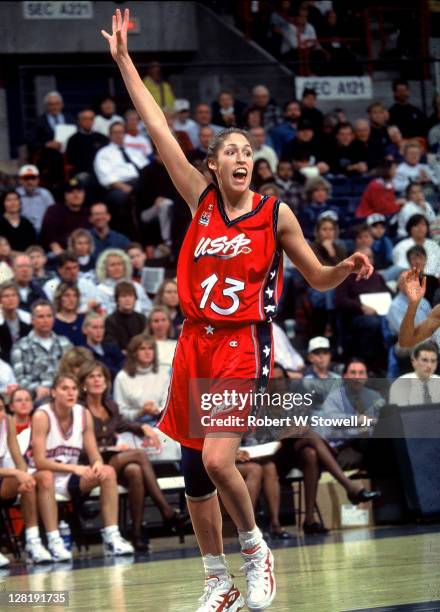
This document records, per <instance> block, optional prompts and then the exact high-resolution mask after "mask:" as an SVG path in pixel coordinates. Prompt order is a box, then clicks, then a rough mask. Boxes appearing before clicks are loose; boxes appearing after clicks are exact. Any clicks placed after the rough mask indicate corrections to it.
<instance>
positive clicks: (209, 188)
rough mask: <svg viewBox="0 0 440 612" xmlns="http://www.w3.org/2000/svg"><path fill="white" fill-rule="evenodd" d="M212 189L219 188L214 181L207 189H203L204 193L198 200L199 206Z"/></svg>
mask: <svg viewBox="0 0 440 612" xmlns="http://www.w3.org/2000/svg"><path fill="white" fill-rule="evenodd" d="M212 189H217V187H216V186H215V185H214V183H209V184H208V185H207V186H206V187H205V189H204V190H203V191H202V194H201V196H200V198H199V201H198V202H197V208H198V207H199V206H200V204H201V203H202V200H203V198H204V197H206V196H207V195H208V193H209V192H210V191H211V190H212Z"/></svg>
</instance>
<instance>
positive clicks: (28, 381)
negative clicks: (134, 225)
mask: <svg viewBox="0 0 440 612" xmlns="http://www.w3.org/2000/svg"><path fill="white" fill-rule="evenodd" d="M31 322H32V330H31V331H30V332H29V334H28V335H27V336H25V337H24V338H21V340H18V341H17V342H15V343H14V345H13V347H12V352H11V363H12V367H13V368H14V374H15V377H16V379H17V382H18V384H19V385H20V387H23V388H24V389H28V390H29V391H31V392H32V393H33V395H34V396H35V398H36V399H37V400H39V399H42V398H43V397H46V396H47V395H48V394H49V392H50V388H51V385H52V383H53V380H54V377H55V374H56V372H57V370H58V361H59V360H60V359H61V357H62V355H63V353H64V352H65V351H66V350H67V349H68V348H70V346H71V342H70V340H68V339H67V338H65V337H64V336H58V335H57V334H55V333H54V331H53V326H54V322H55V317H54V312H53V307H52V305H51V304H50V303H49V302H47V301H46V300H37V301H36V302H34V303H33V304H32V307H31Z"/></svg>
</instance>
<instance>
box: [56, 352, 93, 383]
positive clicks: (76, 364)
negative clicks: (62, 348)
mask: <svg viewBox="0 0 440 612" xmlns="http://www.w3.org/2000/svg"><path fill="white" fill-rule="evenodd" d="M93 361H96V359H94V357H93V353H92V351H90V350H89V349H88V348H86V347H85V346H72V347H71V348H70V349H67V351H66V352H65V353H64V355H63V356H62V357H61V359H60V362H59V365H58V373H59V374H68V375H69V376H75V377H76V378H78V374H79V372H80V370H81V368H82V367H83V366H84V364H85V363H91V362H93Z"/></svg>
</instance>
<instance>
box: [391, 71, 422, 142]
mask: <svg viewBox="0 0 440 612" xmlns="http://www.w3.org/2000/svg"><path fill="white" fill-rule="evenodd" d="M392 87H393V97H394V104H393V105H392V106H391V107H390V109H389V113H390V123H391V124H394V125H397V127H398V128H399V130H400V131H401V132H402V135H403V137H404V138H415V137H420V138H425V137H426V132H427V119H426V115H425V114H424V113H422V111H421V110H419V109H418V108H417V107H416V106H413V105H412V104H410V102H409V97H410V90H409V85H408V82H407V81H405V80H403V79H397V80H395V81H394V82H393V86H392Z"/></svg>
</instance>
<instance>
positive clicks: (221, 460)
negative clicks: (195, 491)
mask: <svg viewBox="0 0 440 612" xmlns="http://www.w3.org/2000/svg"><path fill="white" fill-rule="evenodd" d="M203 465H204V466H205V470H206V471H207V472H208V474H209V475H210V476H211V478H212V479H213V480H216V479H218V478H221V476H222V475H223V474H224V472H225V470H226V469H227V468H228V467H231V466H232V465H233V462H230V461H229V460H228V458H225V457H222V456H221V455H220V454H218V453H212V452H211V453H205V452H204V453H203Z"/></svg>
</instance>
